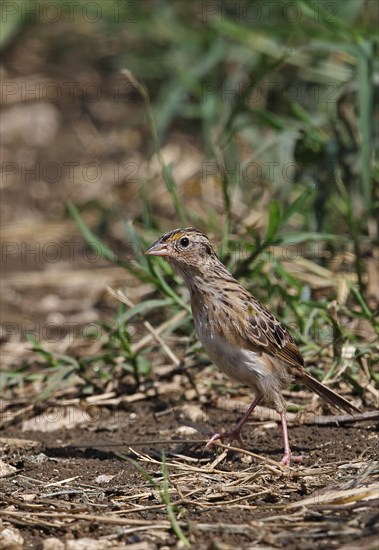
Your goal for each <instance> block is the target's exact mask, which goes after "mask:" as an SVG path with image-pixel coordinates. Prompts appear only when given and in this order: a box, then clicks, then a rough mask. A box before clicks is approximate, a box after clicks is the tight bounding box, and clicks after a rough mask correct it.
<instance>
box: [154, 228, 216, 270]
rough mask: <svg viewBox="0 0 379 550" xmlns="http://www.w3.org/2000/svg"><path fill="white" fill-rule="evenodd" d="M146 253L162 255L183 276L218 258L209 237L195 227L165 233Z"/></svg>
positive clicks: (204, 267)
mask: <svg viewBox="0 0 379 550" xmlns="http://www.w3.org/2000/svg"><path fill="white" fill-rule="evenodd" d="M145 254H150V255H151V256H162V257H163V258H165V259H166V260H167V261H168V262H169V263H170V264H171V265H172V266H173V267H174V268H175V269H176V271H178V272H179V274H181V275H182V276H185V275H186V274H188V273H190V272H191V271H195V272H196V271H203V270H204V269H206V268H207V266H208V265H209V264H211V263H212V262H214V260H215V259H216V254H215V252H214V250H213V248H212V245H211V243H210V242H209V239H208V237H207V236H206V235H204V234H203V233H201V232H200V231H198V230H197V229H195V228H194V227H187V228H185V229H180V228H179V229H174V230H173V231H169V232H168V233H165V234H164V235H162V236H161V237H160V238H159V239H158V240H157V241H156V242H155V243H154V244H153V245H151V246H150V248H148V249H147V250H146V252H145Z"/></svg>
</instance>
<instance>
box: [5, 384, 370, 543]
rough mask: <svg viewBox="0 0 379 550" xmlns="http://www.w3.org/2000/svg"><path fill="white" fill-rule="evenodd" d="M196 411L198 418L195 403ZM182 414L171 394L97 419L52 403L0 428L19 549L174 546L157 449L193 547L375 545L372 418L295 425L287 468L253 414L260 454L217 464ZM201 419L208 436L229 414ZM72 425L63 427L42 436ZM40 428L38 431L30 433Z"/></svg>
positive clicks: (8, 517) (9, 518) (8, 516)
mask: <svg viewBox="0 0 379 550" xmlns="http://www.w3.org/2000/svg"><path fill="white" fill-rule="evenodd" d="M191 407H192V409H189V410H190V416H191V418H193V417H194V414H195V415H196V414H198V413H199V412H200V408H197V407H196V408H195V411H194V410H193V407H194V405H191ZM183 410H184V411H186V408H185V407H184V408H183V398H182V397H180V396H178V395H177V394H176V395H168V396H165V397H164V400H162V401H160V400H159V399H158V400H157V399H153V398H150V399H146V400H142V401H140V402H136V403H133V404H130V405H129V406H128V410H124V411H118V410H114V411H110V410H109V409H108V408H98V409H97V410H96V413H95V415H93V417H92V418H91V415H90V414H89V409H88V408H87V410H84V409H83V408H80V406H75V407H72V406H70V407H61V408H55V409H53V408H50V409H46V410H45V411H44V412H42V413H41V414H40V416H39V417H37V418H38V419H39V420H37V422H36V423H34V425H33V424H32V425H30V424H29V425H28V424H27V422H28V420H25V419H24V421H23V425H24V430H22V429H20V427H18V426H15V427H11V426H10V427H8V428H7V429H4V430H2V433H1V440H0V445H1V450H2V459H3V461H4V462H6V463H7V464H8V465H11V466H14V468H15V470H14V471H13V472H12V473H11V474H10V475H9V476H8V477H5V478H3V479H2V483H1V485H2V496H1V501H2V520H3V527H4V526H7V525H12V526H14V527H15V528H17V529H18V530H19V533H20V534H21V536H22V538H23V539H24V541H25V543H24V546H20V548H21V547H23V548H54V547H55V548H60V546H59V545H58V542H57V540H56V539H59V541H62V542H64V543H66V544H68V546H62V548H66V547H67V548H84V547H86V548H132V549H142V548H165V547H167V548H181V547H183V545H182V544H181V543H179V542H178V540H177V537H176V535H175V533H174V532H173V529H172V526H171V524H170V522H169V520H168V512H167V504H165V502H164V500H163V497H162V490H163V489H162V487H163V484H164V481H163V476H162V464H161V461H162V453H163V452H164V453H165V455H166V462H167V471H168V481H169V488H170V489H169V497H170V502H171V504H172V505H173V506H174V509H175V511H176V517H177V520H178V522H179V524H180V526H181V528H182V530H183V532H184V533H185V535H186V536H187V538H188V539H189V540H190V542H191V545H192V547H193V548H204V549H205V548H215V549H216V548H232V547H233V548H291V549H292V548H294V549H300V548H301V549H308V548H309V549H311V548H320V549H321V548H344V549H353V548H358V547H359V548H367V549H370V548H375V546H376V542H377V535H378V531H377V528H378V520H379V516H378V512H377V504H378V491H377V490H378V485H375V478H376V476H377V463H375V457H376V455H377V449H378V419H376V420H373V421H366V422H361V423H358V422H357V423H353V424H350V425H348V424H347V425H342V426H315V425H313V426H307V425H299V423H294V425H293V426H291V427H290V437H291V442H292V446H293V449H294V450H295V451H301V452H302V453H304V455H305V458H304V461H303V462H302V464H301V465H295V466H294V467H293V468H291V469H289V468H285V467H281V466H280V465H279V464H278V463H277V462H276V461H277V460H279V459H280V457H281V452H282V449H281V436H280V430H279V429H278V428H277V427H276V423H275V422H273V421H272V420H266V421H259V420H258V419H252V421H251V423H250V424H249V425H248V427H247V428H246V430H245V439H244V441H245V445H246V450H247V451H248V452H251V453H253V454H256V455H259V456H253V455H250V454H240V453H233V452H230V453H229V454H228V456H227V457H225V458H224V459H223V460H222V461H221V462H220V463H218V464H217V463H215V459H216V458H217V457H220V453H221V452H222V449H220V448H216V447H214V448H213V449H211V450H209V451H208V450H207V451H205V450H204V444H203V443H202V442H200V440H201V439H202V435H201V434H200V435H199V433H196V432H194V430H193V429H190V428H188V427H185V426H183V423H184V424H185V423H186V422H185V421H184V420H183V417H185V415H183V414H180V411H183ZM75 411H76V412H79V413H81V419H80V418H79V423H78V424H76V425H75V423H76V422H78V419H77V418H76V419H75ZM187 413H188V411H187ZM202 413H203V418H202V420H204V418H207V419H210V420H208V422H206V423H205V424H204V426H205V427H207V428H208V429H210V430H211V429H214V428H215V427H216V425H217V422H218V420H219V419H222V424H223V425H225V426H228V425H231V424H232V423H233V422H234V421H235V414H236V413H235V411H229V412H227V411H225V410H224V411H220V410H219V409H215V408H214V407H208V406H205V409H204V410H203V411H202ZM180 418H181V419H182V420H180ZM67 419H68V422H69V423H68V424H67V427H66V428H63V429H62V428H61V429H56V430H54V431H46V430H45V428H46V425H49V424H50V426H49V427H48V429H52V428H54V427H56V426H55V425H60V424H61V423H62V422H65V421H66V420H67ZM187 420H188V418H187ZM29 422H30V420H29ZM70 422H71V424H72V425H71V426H70ZM38 423H40V424H41V427H42V429H43V431H38V429H37V431H34V429H35V428H38ZM189 423H190V422H189ZM28 427H29V429H28ZM218 427H220V426H218ZM191 432H192V433H191ZM191 440H194V442H192V441H191ZM136 460H138V463H139V465H140V468H141V467H142V468H143V471H142V470H141V469H137V468H136V466H135V464H133V463H132V462H131V461H136ZM148 476H149V477H148ZM308 499H309V500H308ZM52 538H55V541H54V540H52V541H51V540H50V539H52ZM85 539H86V540H85ZM79 541H80V543H81V544H84V545H85V546H79V545H78V544H79ZM70 543H71V544H72V545H71V546H70ZM75 543H76V544H77V545H75ZM49 544H51V545H52V546H49ZM54 545H58V546H54ZM96 545H99V546H96ZM2 547H3V548H6V546H2Z"/></svg>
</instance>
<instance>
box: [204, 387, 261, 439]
mask: <svg viewBox="0 0 379 550" xmlns="http://www.w3.org/2000/svg"><path fill="white" fill-rule="evenodd" d="M262 399H263V398H262V396H261V395H258V397H256V398H255V399H254V401H253V402H252V404H251V405H250V407H249V408H248V409H247V411H246V412H245V414H244V415H243V417H242V418H241V420H240V421H239V422H238V424H237V426H236V427H235V428H234V429H233V430H232V431H231V432H222V433H215V434H214V435H212V437H211V438H210V440H209V441H208V442H207V444H206V445H205V448H206V449H207V448H208V447H210V446H211V445H212V443H214V442H215V441H217V440H218V439H221V441H222V440H223V439H229V441H228V446H230V445H231V444H232V443H233V441H234V440H236V441H238V443H239V444H240V445H241V447H243V444H242V441H241V436H240V434H241V430H242V428H243V426H244V424H245V422H246V421H247V419H248V418H249V416H250V415H251V413H252V412H253V410H254V409H255V407H256V406H257V405H258V403H259V402H260V401H262Z"/></svg>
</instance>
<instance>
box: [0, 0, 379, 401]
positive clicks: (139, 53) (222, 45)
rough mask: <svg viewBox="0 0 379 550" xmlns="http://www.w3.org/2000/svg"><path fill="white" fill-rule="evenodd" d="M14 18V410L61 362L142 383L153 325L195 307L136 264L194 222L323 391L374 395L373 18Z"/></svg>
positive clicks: (221, 10) (5, 179)
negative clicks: (297, 349)
mask: <svg viewBox="0 0 379 550" xmlns="http://www.w3.org/2000/svg"><path fill="white" fill-rule="evenodd" d="M1 11H2V22H1V49H2V54H3V55H2V63H1V79H2V87H1V104H2V115H1V117H2V122H1V157H2V175H1V190H2V203H1V223H2V267H3V293H2V297H3V307H2V310H3V324H2V348H3V350H2V351H3V354H2V355H3V369H2V370H3V371H2V382H3V387H4V388H6V389H7V392H8V393H7V394H6V395H8V396H11V395H13V394H12V392H14V391H20V386H19V384H20V382H23V383H24V382H28V381H31V380H33V381H34V382H35V381H36V380H37V379H38V381H39V384H40V386H38V388H39V389H40V388H41V387H42V388H45V389H46V388H47V393H46V395H49V394H50V392H51V391H53V389H54V387H53V386H49V384H50V383H51V379H50V378H49V376H50V374H51V372H53V373H56V372H58V371H59V368H60V367H62V366H63V367H65V369H63V370H62V371H60V375H59V376H58V379H59V381H60V382H59V383H60V384H63V382H62V380H63V378H64V380H65V382H64V383H65V384H66V383H67V384H68V385H69V384H72V381H73V379H72V378H70V377H69V376H66V375H67V365H71V367H70V368H71V370H70V372H71V374H72V375H73V376H79V380H80V383H81V386H80V387H81V388H82V389H83V388H85V389H86V391H87V392H92V391H95V390H96V389H100V390H101V389H102V388H103V387H104V386H103V385H102V382H101V380H102V379H104V380H106V381H107V382H108V383H110V382H109V381H110V379H111V378H112V380H113V382H112V384H114V385H117V384H116V382H115V378H117V377H116V375H115V373H116V374H117V373H119V375H120V378H121V379H124V377H125V376H131V377H132V379H133V380H134V381H135V379H136V378H138V379H139V377H140V376H147V377H148V376H149V375H150V372H151V371H150V366H149V365H150V363H151V357H152V355H151V354H152V352H153V351H154V348H153V347H152V344H151V342H150V347H149V346H148V347H147V348H146V347H145V348H144V349H142V350H141V349H138V350H137V351H136V347H135V344H136V342H137V343H138V341H139V339H140V338H141V337H142V333H143V330H144V329H143V325H142V320H143V319H146V318H149V319H150V321H151V322H155V321H156V322H162V321H164V320H165V319H170V318H172V317H173V316H174V315H175V314H177V313H178V311H180V310H183V304H184V305H185V304H186V303H187V297H186V294H185V292H184V291H183V287H182V285H181V283H180V281H178V280H177V279H176V278H174V276H173V274H172V272H171V271H170V269H169V267H168V266H167V265H164V264H163V263H161V262H160V261H158V260H156V259H155V260H154V264H152V263H151V261H150V260H148V259H146V258H144V257H143V256H142V254H141V251H142V250H143V248H144V247H146V246H147V245H148V244H149V243H151V242H152V241H153V240H155V239H156V238H157V237H158V236H159V235H160V234H161V233H162V232H164V231H166V230H168V229H172V228H174V227H177V226H180V225H195V226H198V227H199V228H200V229H201V230H203V231H204V232H206V233H207V234H209V236H210V238H211V240H212V241H213V242H214V243H215V246H216V250H217V251H218V253H219V255H220V257H221V258H222V259H223V260H224V261H225V262H226V263H227V265H228V266H229V268H230V269H231V270H232V271H233V273H235V274H236V275H237V276H238V277H239V278H240V279H241V281H242V282H243V283H244V284H245V285H246V286H247V287H248V288H250V289H251V290H253V291H254V293H255V294H256V295H257V296H258V298H260V299H261V300H263V301H264V302H265V303H267V304H270V307H271V309H273V311H274V312H275V313H276V314H277V315H278V316H279V317H280V318H281V319H282V320H283V321H284V322H286V323H287V325H289V326H290V327H292V330H293V331H294V333H295V336H296V338H297V339H298V341H299V342H300V344H301V346H302V350H303V352H304V354H305V356H306V358H307V360H308V362H309V363H310V365H311V368H313V371H314V373H315V374H317V375H319V376H320V377H321V378H322V377H323V376H325V373H329V374H330V376H331V375H332V374H335V373H336V372H341V370H339V369H340V368H341V369H342V371H343V372H344V373H345V374H346V380H348V382H349V384H351V385H352V387H355V388H357V385H358V386H359V384H360V382H359V381H357V380H354V378H353V376H352V375H353V374H357V373H358V372H360V371H361V369H362V368H363V369H366V370H365V372H366V375H367V376H368V378H369V379H371V377H372V379H373V380H377V377H378V374H377V371H376V367H377V359H378V347H377V339H376V331H377V327H378V324H377V317H376V311H377V306H378V301H379V285H378V260H379V248H378V222H377V220H378V217H377V214H378V159H377V151H378V111H377V97H378V85H379V76H378V62H377V50H378V34H377V28H378V22H379V21H378V3H377V2H376V0H332V1H329V0H325V1H324V0H316V1H310V0H297V1H291V2H290V1H287V0H278V1H277V2H271V1H268V0H255V1H241V2H232V1H230V2H229V1H225V2H217V1H205V0H204V1H203V2H197V1H194V2H184V1H182V0H179V1H175V0H173V1H164V0H159V1H158V0H157V1H154V0H150V1H138V2H137V1H130V2H128V1H121V0H120V1H118V0H108V1H105V2H96V1H95V2H87V1H86V0H78V1H76V2H72V3H71V2H67V1H63V0H62V1H59V0H54V1H49V2H41V1H40V2H34V1H32V0H29V1H16V0H14V1H4V2H3V3H2V5H1ZM108 285H110V286H112V287H115V288H116V287H119V286H122V287H124V288H125V289H126V290H125V292H126V294H127V295H128V296H129V298H130V299H131V300H132V301H133V303H134V304H135V303H138V302H139V303H140V306H139V309H134V310H133V309H132V310H130V307H132V305H133V304H130V303H129V305H128V306H127V307H126V306H121V305H118V304H117V301H116V300H115V299H114V297H111V296H109V294H107V292H106V287H107V286H108ZM120 327H122V328H120ZM125 327H126V328H125ZM192 330H193V329H192V325H191V322H190V316H189V314H188V313H187V314H186V315H184V316H182V317H181V318H180V320H178V322H177V323H176V324H175V325H174V326H171V327H169V329H168V330H167V331H166V333H165V334H166V336H167V338H168V339H169V341H171V340H170V338H171V339H172V345H173V346H177V348H176V349H178V350H179V351H178V354H179V356H180V357H182V356H184V355H186V357H189V358H190V360H191V357H194V355H193V353H194V351H196V344H194V343H193V341H192V340H191V335H192ZM184 337H185V338H184ZM188 337H190V339H189V340H188ZM186 338H187V339H186ZM133 346H134V347H133ZM194 346H195V347H194ZM156 350H157V348H156V347H155V351H156ZM56 354H59V355H56ZM62 354H65V356H64V357H65V358H63V359H62ZM158 355H159V353H158ZM320 358H321V359H320ZM156 360H157V361H159V359H156ZM341 365H342V366H341ZM362 365H363V366H362ZM349 368H351V369H352V370H351V371H349ZM91 369H93V370H91ZM115 369H116V370H115ZM117 369H118V370H117ZM63 372H64V373H65V375H63V374H62V373H63ZM88 372H91V380H89V377H88ZM83 373H84V374H83ZM97 376H98V377H99V378H98V379H97V378H96V377H97ZM75 380H77V378H75ZM124 382H125V379H124ZM41 385H42V386H41ZM131 387H134V386H133V385H132V386H131ZM122 388H123V391H125V385H123V386H122Z"/></svg>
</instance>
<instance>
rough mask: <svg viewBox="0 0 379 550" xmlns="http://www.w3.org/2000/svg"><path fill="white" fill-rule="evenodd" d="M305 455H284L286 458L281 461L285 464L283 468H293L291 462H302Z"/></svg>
mask: <svg viewBox="0 0 379 550" xmlns="http://www.w3.org/2000/svg"><path fill="white" fill-rule="evenodd" d="M303 458H304V456H303V455H299V456H296V455H293V454H292V453H290V452H289V453H284V456H283V458H282V460H281V461H280V464H283V466H291V462H301V461H302V460H303Z"/></svg>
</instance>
